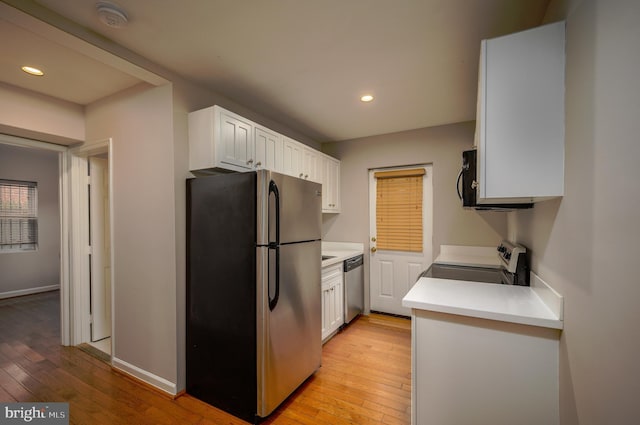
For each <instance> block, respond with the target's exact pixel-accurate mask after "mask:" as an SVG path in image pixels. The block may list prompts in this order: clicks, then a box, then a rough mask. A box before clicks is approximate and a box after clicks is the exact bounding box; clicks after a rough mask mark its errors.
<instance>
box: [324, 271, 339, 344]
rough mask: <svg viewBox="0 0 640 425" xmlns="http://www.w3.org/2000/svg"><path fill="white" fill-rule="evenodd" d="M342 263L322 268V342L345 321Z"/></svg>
mask: <svg viewBox="0 0 640 425" xmlns="http://www.w3.org/2000/svg"><path fill="white" fill-rule="evenodd" d="M343 276H344V275H343V273H342V263H339V264H334V265H332V266H327V267H325V268H323V269H322V342H326V341H327V340H328V339H329V338H330V337H331V336H333V334H335V333H336V332H337V331H338V329H340V326H342V324H343V323H344V277H343Z"/></svg>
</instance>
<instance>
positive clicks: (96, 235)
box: [89, 157, 111, 342]
mask: <svg viewBox="0 0 640 425" xmlns="http://www.w3.org/2000/svg"><path fill="white" fill-rule="evenodd" d="M89 175H90V178H89V182H90V184H89V188H90V189H89V223H90V224H89V229H90V230H89V232H90V244H91V250H90V252H91V269H90V270H91V271H90V281H91V341H93V342H95V341H99V340H101V339H104V338H108V337H110V336H111V267H110V264H111V261H110V258H109V256H110V252H111V247H110V244H111V240H110V237H109V235H110V231H109V166H108V161H107V160H106V159H104V158H98V157H90V158H89Z"/></svg>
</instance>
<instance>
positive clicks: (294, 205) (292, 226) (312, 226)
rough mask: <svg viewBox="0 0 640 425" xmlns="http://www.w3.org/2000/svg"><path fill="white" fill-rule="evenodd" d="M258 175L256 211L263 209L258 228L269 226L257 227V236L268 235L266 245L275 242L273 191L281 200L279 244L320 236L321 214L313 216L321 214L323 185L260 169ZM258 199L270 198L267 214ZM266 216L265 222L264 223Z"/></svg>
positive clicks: (316, 238)
mask: <svg viewBox="0 0 640 425" xmlns="http://www.w3.org/2000/svg"><path fill="white" fill-rule="evenodd" d="M257 175H258V188H259V191H260V192H259V195H258V200H259V208H262V210H261V211H259V213H258V225H259V226H264V225H267V226H268V227H267V229H261V227H259V228H258V235H259V237H261V235H262V237H264V235H268V237H267V239H268V241H269V242H273V241H274V240H275V232H276V223H275V217H276V211H275V208H276V205H275V203H274V202H273V199H274V198H275V196H276V192H277V195H278V196H279V199H280V201H279V205H278V208H279V214H280V223H281V226H280V240H279V243H281V244H286V243H291V242H300V241H312V240H318V239H320V238H321V237H322V214H321V213H316V211H322V185H320V184H319V183H315V182H311V181H308V180H302V179H298V178H295V177H291V176H287V175H284V174H279V173H275V172H273V171H267V170H260V171H258V172H257ZM272 182H273V183H272ZM260 193H261V194H260ZM261 196H267V197H268V198H269V202H268V205H269V206H268V208H269V210H268V212H267V211H266V210H265V209H264V208H267V203H266V202H264V203H262V202H261V201H260V197H261ZM267 217H268V220H269V221H268V222H266V221H265V220H266V219H267ZM265 232H267V233H265ZM261 243H263V241H260V240H258V244H261ZM318 258H319V257H318Z"/></svg>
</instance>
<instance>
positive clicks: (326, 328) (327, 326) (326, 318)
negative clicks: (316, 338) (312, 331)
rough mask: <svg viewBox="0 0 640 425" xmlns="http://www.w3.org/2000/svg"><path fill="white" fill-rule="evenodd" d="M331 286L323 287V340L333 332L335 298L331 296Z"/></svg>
mask: <svg viewBox="0 0 640 425" xmlns="http://www.w3.org/2000/svg"><path fill="white" fill-rule="evenodd" d="M331 294H332V292H331V288H330V287H326V288H323V289H322V340H323V341H324V340H325V339H327V337H328V336H329V335H330V334H331V332H333V329H331V317H333V316H332V313H331V311H332V310H333V300H332V298H331Z"/></svg>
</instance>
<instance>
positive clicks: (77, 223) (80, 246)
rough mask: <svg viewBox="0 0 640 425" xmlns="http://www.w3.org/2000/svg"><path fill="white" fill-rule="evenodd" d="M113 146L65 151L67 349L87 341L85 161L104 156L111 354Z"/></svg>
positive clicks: (93, 145) (103, 143)
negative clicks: (67, 180)
mask: <svg viewBox="0 0 640 425" xmlns="http://www.w3.org/2000/svg"><path fill="white" fill-rule="evenodd" d="M112 151H113V143H112V139H110V138H109V139H106V140H102V141H99V142H96V143H91V144H85V145H82V146H80V147H78V148H72V149H70V150H69V157H70V161H69V162H70V164H69V165H70V170H69V171H70V172H69V174H70V176H71V179H70V180H71V183H70V196H71V199H70V201H71V208H70V219H71V222H72V223H73V226H71V228H70V239H71V250H70V259H71V262H70V263H71V282H70V286H71V288H72V289H73V290H72V292H71V294H70V302H71V309H70V310H71V316H72V317H71V319H72V320H71V323H70V325H69V327H70V329H71V335H72V338H71V340H70V344H71V345H78V344H81V343H84V342H89V341H90V340H91V322H90V319H91V318H90V315H89V311H90V308H89V306H90V284H89V255H88V254H89V251H88V249H89V246H88V241H89V215H88V203H89V194H88V191H87V184H88V176H87V163H88V158H89V157H90V156H93V155H99V154H104V153H106V154H107V155H108V158H109V163H108V164H109V200H110V202H109V227H110V232H111V234H110V237H111V242H112V243H111V253H110V263H111V264H110V267H111V329H112V335H111V336H112V338H111V344H112V350H111V352H112V353H113V343H114V340H115V338H113V336H114V335H113V329H114V326H113V319H114V315H113V311H114V302H113V299H114V297H113V292H114V285H113V281H114V264H113V155H112Z"/></svg>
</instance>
